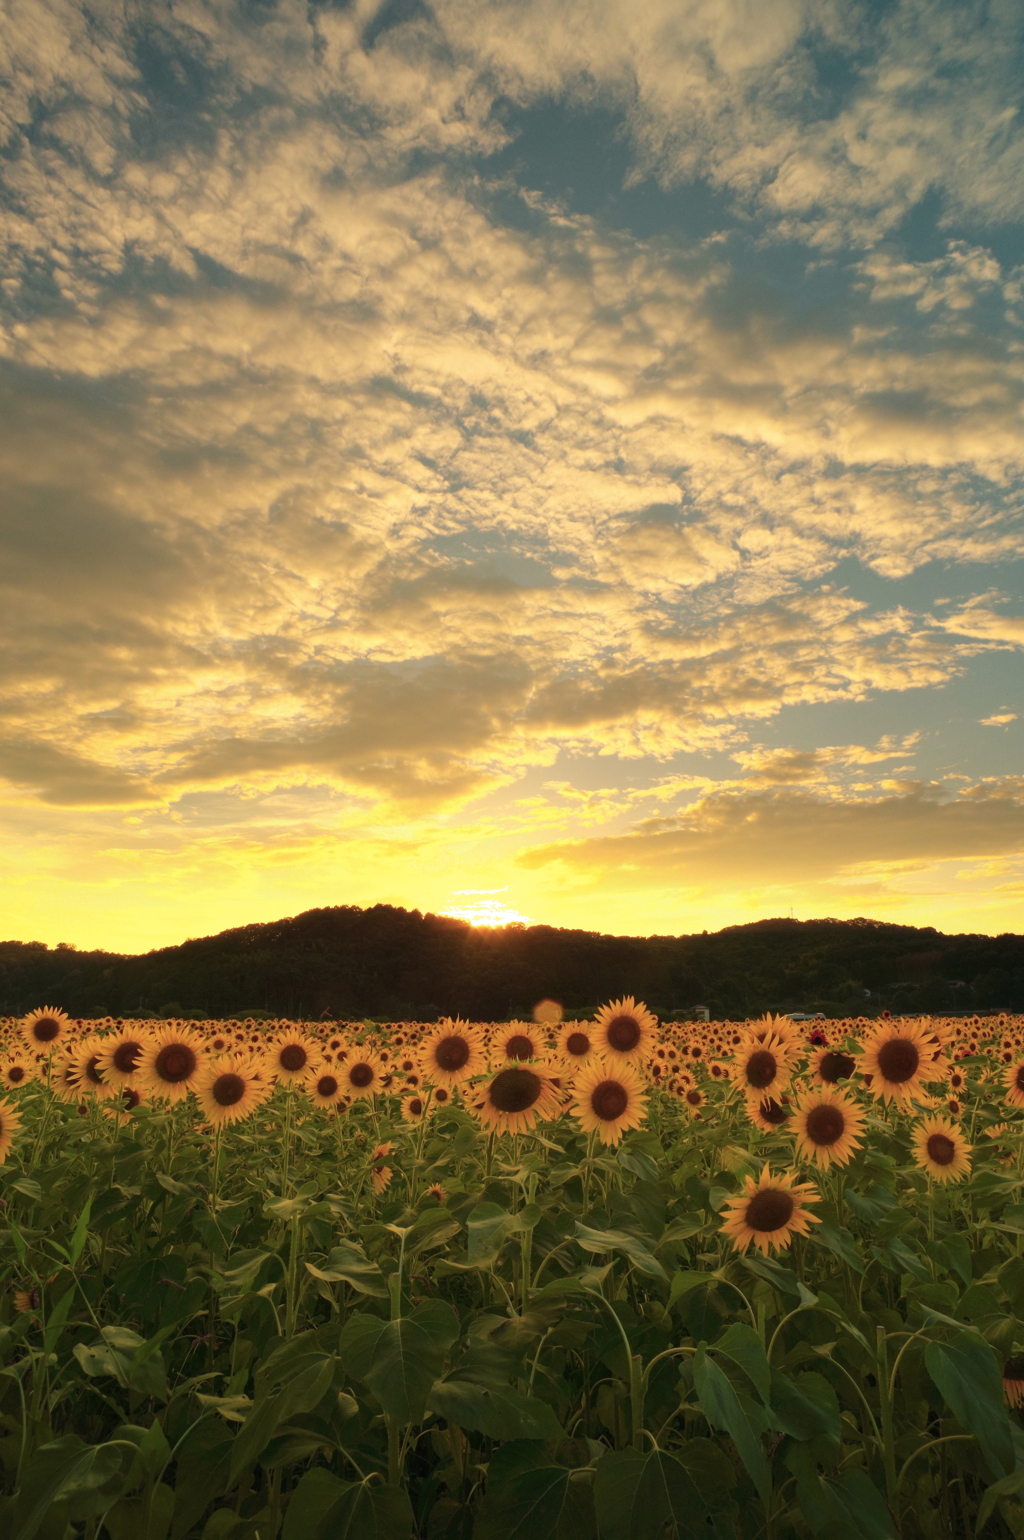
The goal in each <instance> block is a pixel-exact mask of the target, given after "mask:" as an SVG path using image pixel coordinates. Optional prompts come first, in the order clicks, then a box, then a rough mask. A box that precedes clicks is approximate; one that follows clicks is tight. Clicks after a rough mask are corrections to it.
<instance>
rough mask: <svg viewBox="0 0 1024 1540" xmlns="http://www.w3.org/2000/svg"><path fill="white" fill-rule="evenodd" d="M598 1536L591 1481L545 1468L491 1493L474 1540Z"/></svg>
mask: <svg viewBox="0 0 1024 1540" xmlns="http://www.w3.org/2000/svg"><path fill="white" fill-rule="evenodd" d="M595 1533H596V1530H595V1523H594V1499H593V1496H592V1493H591V1488H590V1483H589V1480H588V1479H587V1477H586V1476H583V1475H582V1474H578V1473H576V1472H573V1471H571V1470H566V1469H565V1467H564V1466H561V1465H542V1466H539V1467H537V1468H536V1469H534V1470H527V1471H523V1472H522V1473H521V1474H520V1475H517V1476H514V1477H513V1478H512V1479H511V1480H509V1481H508V1482H503V1483H502V1484H501V1485H500V1487H499V1488H498V1490H497V1491H491V1490H488V1493H487V1496H486V1497H485V1498H484V1501H483V1504H482V1506H481V1508H480V1512H479V1514H478V1516H477V1520H476V1524H475V1525H474V1527H473V1540H592V1537H593V1536H594V1534H595Z"/></svg>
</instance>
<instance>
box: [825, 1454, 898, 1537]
mask: <svg viewBox="0 0 1024 1540" xmlns="http://www.w3.org/2000/svg"><path fill="white" fill-rule="evenodd" d="M821 1485H822V1488H823V1490H824V1492H825V1493H826V1494H827V1496H828V1498H829V1499H830V1501H831V1503H832V1505H833V1507H834V1509H835V1512H836V1516H837V1517H838V1518H840V1519H844V1520H845V1521H846V1523H847V1524H848V1525H849V1527H850V1529H851V1531H852V1532H853V1534H855V1535H856V1536H857V1540H896V1526H895V1525H894V1524H893V1521H892V1515H891V1514H890V1512H889V1509H888V1506H887V1505H886V1501H885V1498H884V1497H883V1496H882V1494H881V1492H880V1491H879V1490H878V1488H877V1487H876V1486H875V1485H874V1483H873V1482H872V1480H871V1478H870V1477H869V1476H867V1475H865V1473H864V1471H862V1470H851V1471H846V1472H845V1473H844V1474H843V1475H842V1476H840V1477H838V1479H836V1480H832V1479H831V1478H830V1477H828V1476H825V1477H823V1478H822V1481H821Z"/></svg>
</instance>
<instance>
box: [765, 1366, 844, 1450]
mask: <svg viewBox="0 0 1024 1540" xmlns="http://www.w3.org/2000/svg"><path fill="white" fill-rule="evenodd" d="M771 1407H772V1415H773V1417H774V1419H775V1425H776V1427H777V1428H778V1429H779V1431H780V1433H788V1434H789V1435H790V1437H791V1438H799V1439H808V1438H817V1437H818V1435H819V1434H822V1433H824V1434H825V1435H826V1437H828V1438H831V1439H834V1440H835V1441H836V1442H837V1443H838V1442H839V1440H840V1438H841V1436H842V1430H843V1424H842V1417H841V1414H840V1411H839V1401H838V1399H837V1397H836V1393H835V1391H834V1390H833V1389H832V1386H831V1385H830V1384H829V1382H828V1380H826V1379H825V1378H824V1376H823V1375H820V1374H815V1373H813V1372H811V1373H809V1374H801V1375H799V1376H798V1377H797V1378H796V1379H795V1380H792V1379H790V1378H789V1376H788V1375H785V1374H780V1373H779V1371H778V1370H775V1371H774V1372H773V1374H772V1383H771Z"/></svg>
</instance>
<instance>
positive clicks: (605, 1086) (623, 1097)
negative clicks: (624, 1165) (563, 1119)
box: [572, 1058, 647, 1144]
mask: <svg viewBox="0 0 1024 1540" xmlns="http://www.w3.org/2000/svg"><path fill="white" fill-rule="evenodd" d="M572 1090H573V1098H574V1100H573V1106H572V1115H573V1117H574V1118H577V1119H578V1120H579V1124H580V1127H581V1128H582V1129H583V1131H584V1133H588V1134H589V1133H595V1132H596V1134H597V1136H598V1138H599V1139H600V1141H601V1143H602V1144H618V1143H619V1141H620V1140H621V1138H622V1136H623V1134H624V1133H625V1132H626V1130H627V1129H628V1128H639V1127H640V1124H641V1123H642V1122H643V1120H644V1118H645V1117H646V1116H647V1087H646V1085H645V1083H644V1081H643V1079H642V1078H641V1076H640V1074H639V1073H638V1071H637V1070H636V1068H635V1067H634V1066H633V1065H632V1064H630V1063H628V1062H624V1061H623V1060H622V1059H618V1060H616V1061H612V1060H609V1059H603V1058H593V1059H591V1060H589V1062H588V1063H587V1064H585V1065H584V1066H583V1068H582V1069H581V1070H580V1072H579V1074H578V1075H577V1076H576V1079H575V1081H574V1082H573V1087H572Z"/></svg>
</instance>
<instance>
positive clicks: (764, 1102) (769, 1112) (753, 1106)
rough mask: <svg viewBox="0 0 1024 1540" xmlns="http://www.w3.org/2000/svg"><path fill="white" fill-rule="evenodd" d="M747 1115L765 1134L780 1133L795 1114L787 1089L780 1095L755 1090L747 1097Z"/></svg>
mask: <svg viewBox="0 0 1024 1540" xmlns="http://www.w3.org/2000/svg"><path fill="white" fill-rule="evenodd" d="M746 1105H747V1117H748V1118H749V1119H750V1121H751V1122H752V1123H753V1125H754V1127H755V1128H759V1129H760V1130H761V1132H762V1133H763V1134H775V1133H778V1131H779V1129H780V1128H783V1127H784V1126H785V1124H787V1123H788V1122H789V1120H790V1118H791V1117H792V1116H793V1107H792V1104H791V1102H790V1099H789V1097H788V1096H787V1095H786V1093H785V1091H780V1092H779V1094H778V1096H777V1097H776V1096H764V1095H763V1094H761V1093H758V1092H756V1091H755V1092H753V1093H752V1094H751V1095H750V1096H748V1097H747V1098H746Z"/></svg>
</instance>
